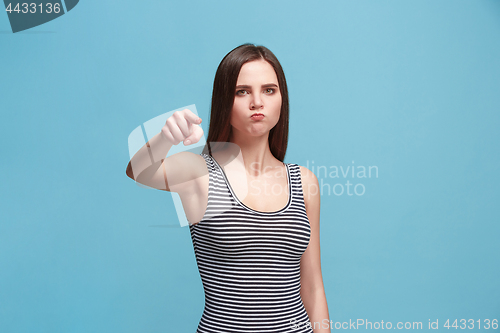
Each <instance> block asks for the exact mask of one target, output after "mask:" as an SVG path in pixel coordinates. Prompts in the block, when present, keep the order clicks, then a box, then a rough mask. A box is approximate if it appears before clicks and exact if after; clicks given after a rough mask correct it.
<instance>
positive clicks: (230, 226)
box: [189, 153, 313, 333]
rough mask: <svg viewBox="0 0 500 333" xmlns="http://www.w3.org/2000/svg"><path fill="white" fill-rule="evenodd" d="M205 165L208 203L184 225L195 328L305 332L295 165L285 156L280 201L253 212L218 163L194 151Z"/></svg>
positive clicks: (300, 203) (304, 240) (305, 223)
mask: <svg viewBox="0 0 500 333" xmlns="http://www.w3.org/2000/svg"><path fill="white" fill-rule="evenodd" d="M201 155H202V156H203V158H204V159H205V162H206V164H207V168H208V174H209V188H208V204H207V209H206V212H205V215H204V216H203V218H202V219H201V220H200V222H199V223H196V224H190V225H189V229H190V233H191V239H192V242H193V248H194V253H195V257H196V263H197V265H198V270H199V272H200V277H201V281H202V284H203V289H204V292H205V307H204V310H203V314H202V316H201V319H200V322H199V324H198V329H197V333H205V332H207V333H208V332H210V333H226V332H227V333H230V332H231V333H234V332H239V333H243V332H248V333H250V332H252V333H257V332H258V333H265V332H273V333H278V332H283V333H284V332H300V333H305V332H307V333H312V332H313V330H312V328H311V327H310V326H308V325H306V323H308V322H309V317H308V315H307V312H306V310H305V307H304V304H303V303H302V299H301V297H300V258H301V256H302V254H303V253H304V251H305V250H306V248H307V245H308V244H309V239H310V234H311V229H310V224H309V219H308V218H307V214H306V208H305V204H304V197H303V193H302V182H301V177H300V167H299V165H297V164H292V163H286V164H285V166H286V170H287V178H288V185H289V186H288V203H287V204H286V206H285V207H283V208H282V209H280V210H278V211H275V212H259V211H256V210H253V209H251V208H249V207H247V206H246V205H245V204H243V203H242V202H240V201H239V200H238V198H237V197H236V195H234V192H233V189H232V188H231V185H230V184H229V182H228V180H227V177H226V175H225V173H224V170H223V169H222V168H221V166H220V165H219V164H218V163H217V161H216V160H215V159H214V158H213V157H211V156H210V155H208V154H204V153H201Z"/></svg>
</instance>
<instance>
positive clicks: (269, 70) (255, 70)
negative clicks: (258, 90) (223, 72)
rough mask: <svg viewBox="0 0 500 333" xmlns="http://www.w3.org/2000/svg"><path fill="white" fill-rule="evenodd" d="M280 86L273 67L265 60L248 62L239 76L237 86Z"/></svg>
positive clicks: (242, 67)
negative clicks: (273, 84) (272, 84)
mask: <svg viewBox="0 0 500 333" xmlns="http://www.w3.org/2000/svg"><path fill="white" fill-rule="evenodd" d="M252 83H254V84H267V83H275V84H276V85H277V84H278V77H277V76H276V72H275V71H274V68H273V66H271V64H270V63H268V62H267V61H265V60H264V59H259V60H254V61H250V62H247V63H245V64H243V66H241V70H240V74H239V75H238V81H237V83H236V84H237V85H240V84H241V85H250V84H252Z"/></svg>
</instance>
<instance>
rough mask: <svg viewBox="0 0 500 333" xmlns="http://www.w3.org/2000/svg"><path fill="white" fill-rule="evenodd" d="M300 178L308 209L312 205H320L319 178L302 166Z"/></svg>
mask: <svg viewBox="0 0 500 333" xmlns="http://www.w3.org/2000/svg"><path fill="white" fill-rule="evenodd" d="M300 178H301V180H302V192H303V194H304V203H305V205H306V208H307V207H309V206H311V204H312V203H315V204H318V203H319V182H318V178H317V177H316V175H315V174H314V172H312V171H311V170H309V169H308V168H306V167H303V166H300Z"/></svg>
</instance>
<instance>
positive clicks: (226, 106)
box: [203, 43, 289, 162]
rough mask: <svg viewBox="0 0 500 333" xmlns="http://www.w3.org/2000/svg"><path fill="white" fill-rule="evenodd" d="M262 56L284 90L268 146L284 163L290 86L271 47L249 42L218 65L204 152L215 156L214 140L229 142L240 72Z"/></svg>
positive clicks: (280, 88)
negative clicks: (272, 69) (244, 65)
mask: <svg viewBox="0 0 500 333" xmlns="http://www.w3.org/2000/svg"><path fill="white" fill-rule="evenodd" d="M259 59H264V60H266V61H267V62H268V63H269V64H270V65H271V66H273V68H274V71H275V72H276V76H277V78H278V85H279V90H280V92H281V112H280V118H279V120H278V123H277V124H276V126H274V127H273V128H272V129H271V130H270V131H269V149H270V150H271V153H272V154H273V156H274V157H276V158H277V159H278V160H280V161H281V162H283V160H284V159H285V154H286V148H287V144H288V119H289V105H288V89H287V86H286V79H285V73H284V72H283V69H282V68H281V64H280V63H279V61H278V59H277V58H276V56H275V55H274V54H273V53H272V52H271V51H270V50H269V49H267V48H266V47H264V46H260V45H258V46H257V45H254V44H250V43H246V44H243V45H240V46H238V47H236V48H235V49H233V50H232V51H231V52H229V53H228V54H226V56H225V57H224V58H223V59H222V61H221V63H220V64H219V67H218V68H217V72H216V73H215V79H214V88H213V92H212V106H211V109H210V125H209V128H208V138H207V144H206V145H205V148H204V150H203V152H204V153H205V154H209V155H212V149H213V148H214V147H213V143H215V142H229V139H230V136H231V131H232V126H231V123H230V120H231V119H230V116H231V110H232V108H233V103H234V94H235V89H236V82H237V80H238V75H239V74H240V70H241V67H242V66H243V64H245V63H247V62H250V61H254V60H259ZM211 145H212V146H211ZM207 148H208V151H207Z"/></svg>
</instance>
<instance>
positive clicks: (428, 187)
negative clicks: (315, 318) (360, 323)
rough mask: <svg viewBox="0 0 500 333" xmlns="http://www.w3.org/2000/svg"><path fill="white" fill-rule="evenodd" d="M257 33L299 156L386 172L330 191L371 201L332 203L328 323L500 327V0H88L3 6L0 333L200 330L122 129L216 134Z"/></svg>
mask: <svg viewBox="0 0 500 333" xmlns="http://www.w3.org/2000/svg"><path fill="white" fill-rule="evenodd" d="M245 42H252V43H256V44H261V45H264V46H266V47H268V48H270V49H271V50H272V51H273V52H274V53H275V54H276V56H277V57H278V59H279V60H280V61H281V63H282V66H283V68H284V70H285V74H286V76H287V82H288V86H289V94H290V104H291V116H290V140H289V149H288V152H287V155H286V158H285V162H287V163H297V164H300V165H303V166H307V165H308V166H309V168H310V169H311V168H312V165H313V163H314V165H315V166H318V165H323V166H327V167H330V166H338V167H340V166H343V167H344V168H346V167H347V166H352V165H356V166H359V165H361V166H366V167H367V166H377V167H378V171H379V173H378V178H377V177H373V175H372V177H371V178H366V179H359V178H352V177H349V176H347V178H344V177H342V176H341V177H340V178H336V179H333V178H321V179H323V182H324V183H329V184H331V185H334V184H336V183H341V184H345V183H346V182H347V181H348V180H349V181H350V182H351V183H353V184H356V183H363V184H364V186H365V188H366V192H365V194H364V195H361V196H357V195H352V196H349V195H347V194H346V193H345V192H344V194H343V195H335V194H332V193H330V194H328V193H323V195H322V198H321V200H322V201H321V251H322V270H323V279H324V283H325V290H326V295H327V300H328V305H329V312H330V319H332V320H333V321H334V322H337V321H339V322H343V321H349V319H351V320H356V319H358V318H362V319H367V320H369V321H372V322H380V321H381V320H384V322H387V321H392V322H393V325H396V322H398V321H401V322H407V321H410V322H413V321H420V322H422V323H423V325H424V329H426V328H427V325H428V320H429V319H431V320H432V321H435V320H436V319H439V326H440V331H441V330H443V329H442V325H443V324H444V322H445V320H446V319H452V320H454V319H462V318H463V319H474V320H478V319H481V320H484V319H486V318H489V319H495V318H496V319H500V288H499V277H500V269H499V264H500V260H499V253H500V251H499V250H500V242H499V235H500V232H499V231H500V227H499V222H500V219H499V218H500V214H499V209H498V206H497V204H498V202H499V194H498V186H499V185H500V176H499V173H498V164H499V148H498V147H499V146H498V144H499V131H498V128H499V125H500V116H499V110H500V108H499V106H500V61H499V59H500V1H493V0H490V1H486V0H483V1H479V0H478V1H462V0H460V1H457V0H446V1H445V0H439V1H435V0H432V1H431V0H426V1H396V0H393V1H368V0H365V1H317V2H306V1H294V2H290V1H251V2H229V1H228V2H222V1H190V2H181V1H175V2H174V1H148V2H139V1H95V0H87V1H80V3H79V4H78V5H77V6H76V7H75V8H74V9H73V10H72V11H71V12H69V13H68V14H66V15H63V16H61V17H60V18H58V19H56V20H53V21H50V22H48V23H46V24H43V25H41V26H38V27H35V28H33V29H30V30H27V31H25V32H20V33H16V34H13V33H12V31H11V30H10V26H9V22H8V18H7V14H6V13H4V14H0V51H1V60H2V61H1V63H0V101H1V104H0V105H1V110H2V125H3V126H2V131H1V132H0V136H1V140H2V154H1V156H2V163H1V164H0V171H1V173H2V176H3V177H4V178H3V181H2V186H1V201H0V211H1V213H0V214H1V223H0V267H1V269H0V331H2V332H30V333H31V332H194V331H195V329H196V326H197V324H198V321H199V319H200V316H201V312H202V310H203V289H202V285H201V281H200V278H199V274H198V271H197V267H196V262H195V258H194V252H193V249H192V243H191V239H190V235H189V230H188V228H187V227H184V228H180V227H179V226H178V224H179V223H178V221H177V217H176V214H175V209H174V206H173V202H172V199H171V196H170V194H169V193H166V192H162V191H157V190H151V189H145V188H141V187H139V186H137V185H136V184H135V183H134V182H133V181H132V180H131V179H129V178H128V177H127V176H126V175H125V169H126V166H127V163H128V160H129V155H128V147H127V137H128V135H129V134H130V132H131V131H132V130H133V129H134V128H136V127H137V126H139V125H140V124H142V123H144V122H145V121H147V120H149V119H151V118H154V117H156V116H158V115H160V114H163V113H165V112H168V111H171V110H174V109H177V108H179V107H182V106H185V105H189V104H195V105H196V107H197V111H198V113H199V115H200V116H201V118H202V119H203V124H202V127H203V129H204V131H205V133H207V132H208V127H207V126H208V124H209V107H210V98H211V92H212V91H211V89H212V84H213V77H214V74H215V71H216V68H217V66H218V64H219V62H220V61H221V59H222V58H223V56H224V55H225V54H226V53H227V52H229V51H230V50H231V49H233V48H234V47H236V46H238V45H240V44H242V43H245ZM313 161H314V162H313ZM353 161H354V163H353ZM324 189H325V191H326V190H327V188H324ZM337 189H338V188H337ZM351 193H352V192H351ZM151 225H165V227H151ZM475 327H476V329H474V330H469V329H467V331H468V332H470V331H476V330H477V323H476V326H475Z"/></svg>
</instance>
